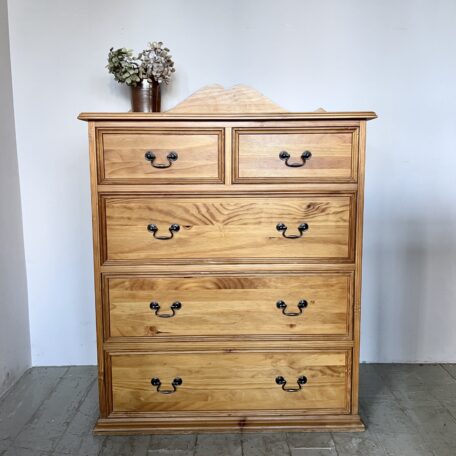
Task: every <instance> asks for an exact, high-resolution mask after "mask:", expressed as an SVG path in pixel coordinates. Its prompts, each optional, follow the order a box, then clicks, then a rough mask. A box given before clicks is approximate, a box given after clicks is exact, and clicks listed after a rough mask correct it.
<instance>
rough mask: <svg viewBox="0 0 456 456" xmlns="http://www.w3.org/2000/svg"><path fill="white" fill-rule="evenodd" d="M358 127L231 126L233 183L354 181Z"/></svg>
mask: <svg viewBox="0 0 456 456" xmlns="http://www.w3.org/2000/svg"><path fill="white" fill-rule="evenodd" d="M357 132H358V130H357V129H356V128H351V129H342V130H341V129H328V128H326V129H322V128H320V129H311V128H297V129H296V128H291V129H290V128H287V129H283V130H277V129H276V130H271V129H245V128H239V129H235V130H234V132H233V134H234V137H233V144H234V151H233V155H234V156H233V182H235V183H299V182H301V183H305V182H355V181H356V178H357V176H356V173H357V163H356V162H357V156H358V137H357Z"/></svg>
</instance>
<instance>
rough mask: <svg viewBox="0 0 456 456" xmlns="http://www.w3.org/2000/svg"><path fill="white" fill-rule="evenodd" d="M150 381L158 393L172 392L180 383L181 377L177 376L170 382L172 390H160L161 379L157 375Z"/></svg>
mask: <svg viewBox="0 0 456 456" xmlns="http://www.w3.org/2000/svg"><path fill="white" fill-rule="evenodd" d="M150 383H151V384H152V386H155V387H156V388H157V392H158V393H160V394H173V393H175V392H176V390H177V387H178V386H180V385H182V379H181V378H179V377H176V378H175V379H174V380H173V381H172V383H171V386H172V387H173V389H172V390H162V389H160V388H161V384H162V383H161V381H160V379H159V378H157V377H154V378H153V379H152V380H151V381H150Z"/></svg>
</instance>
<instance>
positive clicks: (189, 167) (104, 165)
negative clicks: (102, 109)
mask: <svg viewBox="0 0 456 456" xmlns="http://www.w3.org/2000/svg"><path fill="white" fill-rule="evenodd" d="M97 133H98V146H99V152H100V169H99V173H100V182H102V183H106V184H113V183H121V184H122V183H123V184H125V183H128V184H141V183H142V184H144V183H148V184H160V183H170V184H186V183H187V184H188V183H194V182H199V183H222V182H223V161H224V143H223V129H207V130H205V129H190V128H180V129H176V128H174V129H159V128H155V129H154V128H148V129H145V128H142V129H141V128H138V129H129V130H122V129H111V130H107V129H99V130H98V132H97ZM148 151H151V152H153V153H154V154H155V156H156V159H155V161H154V164H156V165H160V164H162V165H167V164H169V161H168V160H167V158H166V157H167V155H168V154H169V153H170V152H176V153H177V155H178V158H177V160H175V161H174V162H172V164H171V166H170V167H169V168H156V167H154V166H152V164H151V162H150V161H148V160H146V159H145V153H146V152H148Z"/></svg>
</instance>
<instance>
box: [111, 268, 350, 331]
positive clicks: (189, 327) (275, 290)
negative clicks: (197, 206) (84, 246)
mask: <svg viewBox="0 0 456 456" xmlns="http://www.w3.org/2000/svg"><path fill="white" fill-rule="evenodd" d="M104 287H105V290H106V300H107V304H108V315H109V319H108V321H109V333H108V334H107V337H147V338H153V339H160V338H163V337H169V336H196V337H200V336H212V337H217V336H244V335H259V336H269V335H275V336H277V335H278V336H286V337H290V336H298V337H299V336H305V337H306V338H321V337H327V336H334V337H338V338H342V337H346V338H348V337H349V336H350V335H351V315H352V312H351V304H352V293H353V276H352V273H350V272H348V273H307V274H300V275H284V274H280V275H279V274H262V275H248V276H244V275H242V276H241V275H240V276H229V277H227V276H210V277H206V276H198V275H195V276H192V277H189V276H185V277H151V276H124V277H119V276H117V275H116V276H107V277H105V280H104Z"/></svg>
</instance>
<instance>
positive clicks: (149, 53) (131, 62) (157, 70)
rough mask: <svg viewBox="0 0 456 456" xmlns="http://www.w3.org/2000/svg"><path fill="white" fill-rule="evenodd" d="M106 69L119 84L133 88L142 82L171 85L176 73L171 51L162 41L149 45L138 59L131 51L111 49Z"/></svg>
mask: <svg viewBox="0 0 456 456" xmlns="http://www.w3.org/2000/svg"><path fill="white" fill-rule="evenodd" d="M106 68H107V69H108V71H109V72H110V73H111V74H113V75H114V79H115V80H116V81H117V82H120V83H124V84H127V85H129V86H132V87H135V86H137V85H138V84H140V83H141V82H142V81H148V82H149V83H150V84H153V83H154V82H158V83H159V84H161V83H162V82H164V83H165V84H169V81H170V79H171V75H172V73H174V71H175V69H174V62H173V60H172V58H171V55H170V54H169V49H168V48H166V47H163V43H162V42H161V41H159V42H155V41H154V42H153V43H149V47H148V48H147V49H144V50H143V51H142V52H140V53H139V54H138V55H137V56H136V57H135V56H134V54H133V50H131V49H126V48H121V49H116V50H114V48H111V49H110V50H109V55H108V65H106Z"/></svg>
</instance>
